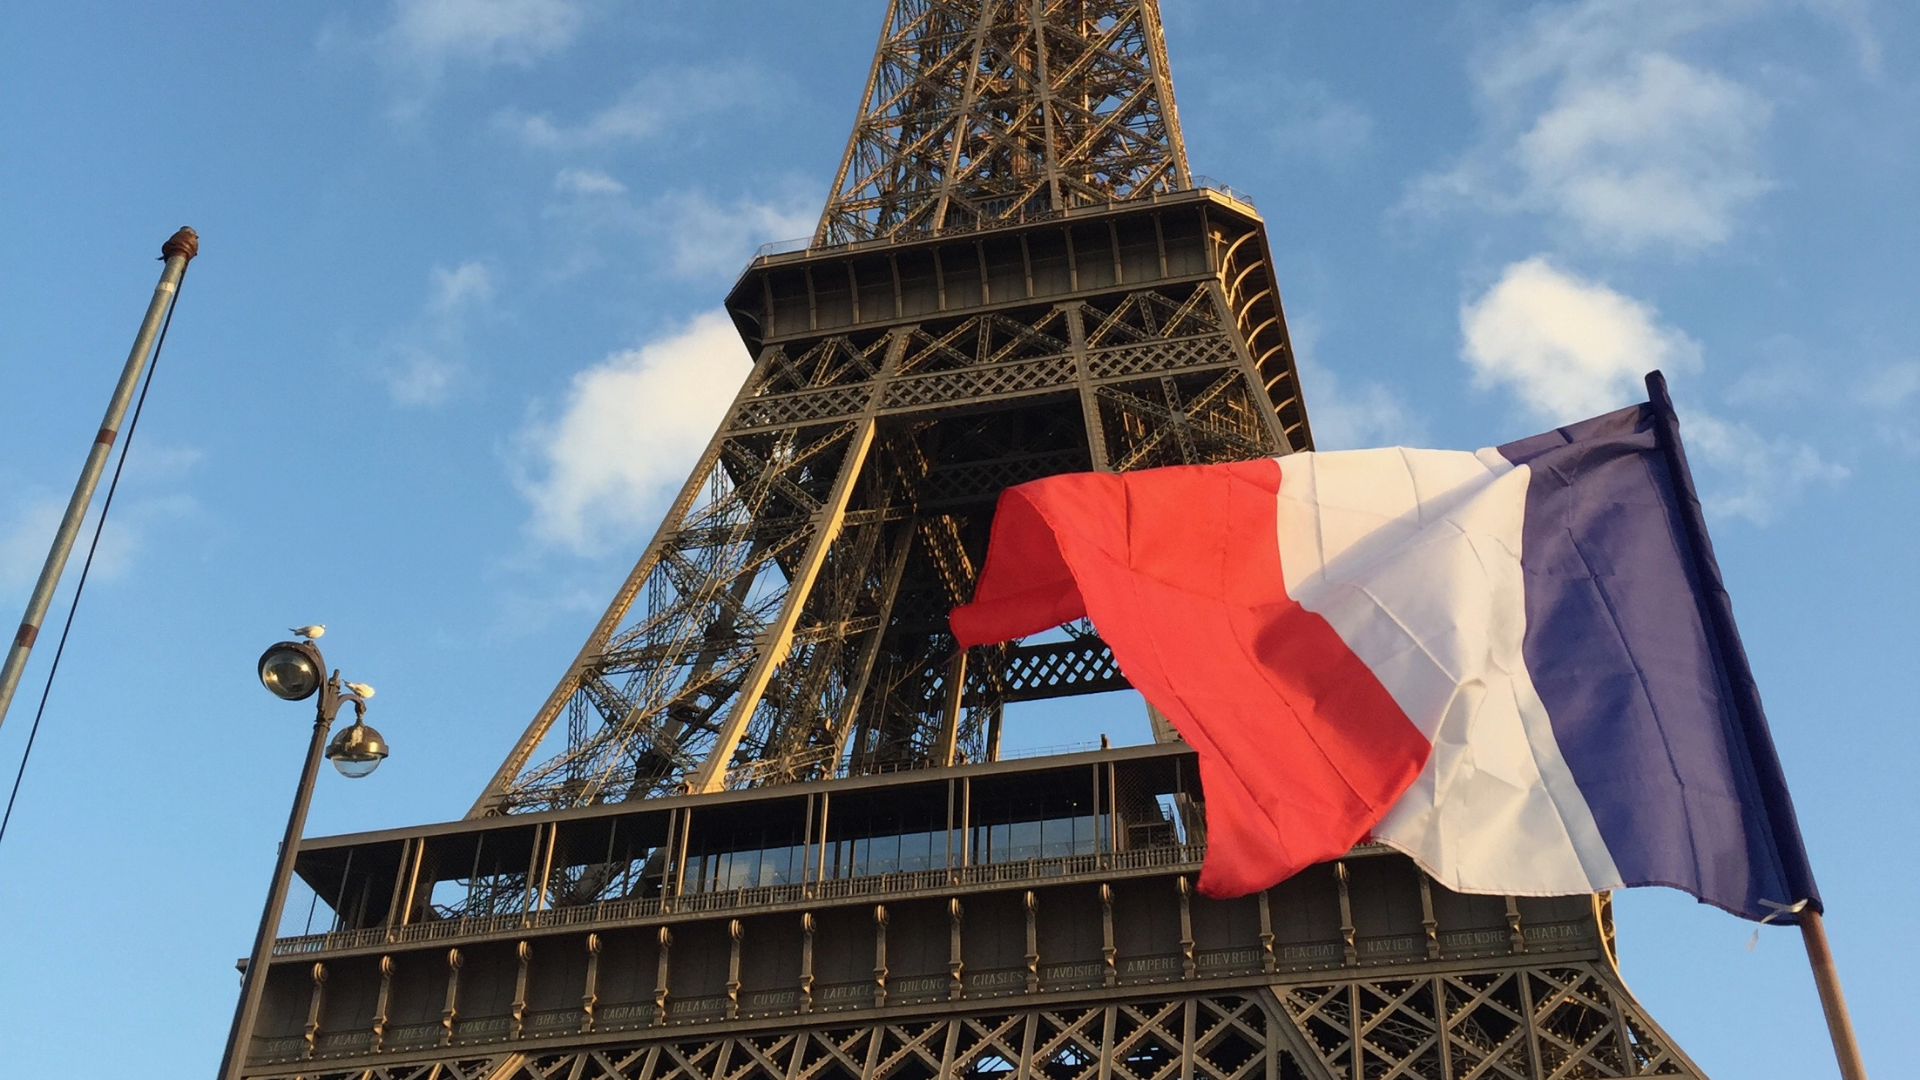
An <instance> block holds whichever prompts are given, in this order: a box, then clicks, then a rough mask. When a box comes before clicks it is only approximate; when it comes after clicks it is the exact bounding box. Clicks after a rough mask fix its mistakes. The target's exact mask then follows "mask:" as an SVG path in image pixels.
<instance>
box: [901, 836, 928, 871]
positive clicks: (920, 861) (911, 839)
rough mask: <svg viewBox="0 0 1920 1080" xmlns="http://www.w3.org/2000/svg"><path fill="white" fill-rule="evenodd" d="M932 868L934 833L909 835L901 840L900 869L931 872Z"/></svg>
mask: <svg viewBox="0 0 1920 1080" xmlns="http://www.w3.org/2000/svg"><path fill="white" fill-rule="evenodd" d="M932 868H933V834H932V833H909V834H908V835H906V836H903V837H901V838H900V869H902V870H930V869H932Z"/></svg>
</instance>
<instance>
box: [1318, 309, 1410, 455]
mask: <svg viewBox="0 0 1920 1080" xmlns="http://www.w3.org/2000/svg"><path fill="white" fill-rule="evenodd" d="M1287 330H1288V334H1289V336H1290V337H1291V338H1292V340H1293V355H1294V361H1295V363H1296V364H1298V366H1299V369H1300V382H1301V388H1302V390H1303V391H1304V392H1305V393H1306V397H1307V416H1308V418H1309V420H1310V421H1311V422H1312V425H1313V445H1314V448H1315V449H1318V450H1355V449H1360V448H1362V447H1369V446H1391V445H1399V446H1421V445H1424V444H1425V443H1426V442H1427V429H1426V424H1425V423H1423V422H1422V421H1421V420H1420V418H1419V417H1418V416H1416V415H1414V413H1413V411H1412V410H1410V409H1408V408H1407V407H1406V405H1405V403H1403V402H1402V401H1401V400H1400V398H1399V396H1398V395H1396V394H1395V393H1394V392H1393V391H1392V390H1391V389H1389V388H1388V387H1387V386H1386V385H1385V384H1383V383H1378V382H1372V381H1368V380H1361V381H1358V382H1355V383H1351V384H1349V383H1348V381H1347V380H1346V378H1345V377H1343V376H1341V375H1339V374H1336V373H1335V372H1334V370H1333V369H1332V368H1330V367H1328V366H1326V365H1325V364H1322V363H1321V362H1320V336H1321V335H1320V328H1319V325H1318V324H1317V323H1316V322H1315V321H1314V320H1313V319H1311V318H1309V317H1307V316H1305V315H1302V314H1299V313H1294V314H1292V315H1289V316H1288V319H1287Z"/></svg>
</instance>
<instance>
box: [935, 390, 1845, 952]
mask: <svg viewBox="0 0 1920 1080" xmlns="http://www.w3.org/2000/svg"><path fill="white" fill-rule="evenodd" d="M1647 387H1648V392H1649V397H1650V399H1651V400H1650V401H1649V402H1648V403H1646V404H1644V405H1637V406H1634V407H1631V408H1627V409H1622V410H1620V411H1618V412H1614V413H1609V414H1607V415H1605V416H1600V417H1596V418H1594V419H1592V420H1587V421H1584V422H1581V423H1578V424H1574V425H1571V426H1568V427H1564V428H1560V429H1558V430H1555V431H1551V432H1548V433H1546V434H1544V435H1538V436H1535V437H1533V438H1529V439H1523V440H1520V441H1519V442H1514V443H1508V444H1506V445H1504V446H1500V447H1496V448H1491V449H1485V450H1481V451H1478V452H1477V453H1467V452H1465V451H1455V450H1409V449H1402V448H1393V449H1381V450H1356V451H1337V452H1330V453H1317V452H1309V453H1299V454H1293V455H1291V456H1288V457H1283V458H1279V459H1265V460H1258V461H1244V462H1236V463H1232V464H1226V465H1203V466H1178V467H1174V468H1165V469H1150V470H1142V471H1139V472H1132V473H1125V474H1111V473H1077V474H1070V475H1063V476H1054V477H1049V478H1047V479H1043V480H1037V481H1034V482H1032V483H1027V484H1022V485H1020V486H1018V487H1014V488H1010V489H1008V490H1007V491H1006V492H1005V493H1003V494H1002V496H1001V498H1000V504H999V508H998V511H997V512H996V515H995V517H994V522H993V532H992V539H991V542H990V544H989V548H988V552H987V559H986V563H985V566H984V568H983V569H982V571H981V574H980V578H979V581H978V584H977V587H976V590H975V593H974V599H973V602H972V603H970V604H968V605H966V606H964V607H960V608H956V609H955V610H954V612H953V614H952V619H951V622H952V626H953V631H954V634H955V636H956V637H957V638H958V640H959V644H960V645H961V646H962V647H968V646H974V645H982V644H988V643H993V642H1000V641H1007V640H1011V639H1013V638H1017V637H1022V636H1025V635H1027V634H1032V633H1036V632H1039V631H1042V630H1045V629H1048V628H1050V627H1053V626H1057V625H1059V624H1061V623H1064V622H1068V621H1070V620H1073V619H1077V618H1081V617H1083V616H1084V617H1090V618H1091V619H1092V620H1093V623H1094V626H1095V627H1096V628H1097V629H1098V631H1099V633H1100V635H1101V637H1102V638H1103V639H1105V641H1106V642H1107V644H1108V645H1109V646H1110V647H1111V648H1112V650H1113V654H1114V658H1115V659H1116V660H1117V661H1118V662H1119V664H1120V667H1121V670H1122V671H1123V672H1125V674H1126V676H1127V678H1128V679H1129V680H1130V681H1131V682H1132V683H1133V685H1134V687H1135V688H1137V689H1138V690H1139V691H1140V693H1141V694H1142V695H1143V696H1145V697H1146V699H1147V701H1148V702H1149V703H1151V704H1152V705H1153V706H1154V707H1155V708H1157V709H1158V710H1159V711H1160V712H1162V713H1164V714H1165V715H1166V716H1167V718H1168V719H1169V720H1171V721H1172V723H1173V725H1174V726H1175V727H1176V728H1177V729H1178V730H1179V732H1180V733H1181V735H1182V736H1183V737H1184V738H1185V739H1186V740H1187V742H1189V743H1190V744H1192V746H1193V747H1194V749H1195V750H1196V751H1197V752H1198V754H1199V758H1200V771H1201V780H1202V784H1203V786H1204V788H1205V797H1206V813H1207V832H1208V849H1207V857H1206V863H1205V865H1204V867H1203V869H1202V872H1201V876H1200V882H1199V885H1200V889H1201V891H1202V892H1205V893H1207V894H1209V895H1213V896H1237V895H1242V894H1245V893H1248V892H1252V891H1255V890H1258V889H1263V888H1266V887H1268V886H1270V885H1272V884H1274V883H1275V882H1277V881H1280V880H1282V879H1284V878H1286V877H1288V876H1290V875H1292V874H1294V873H1296V872H1298V871H1299V870H1301V869H1303V868H1305V867H1307V866H1309V865H1312V864H1314V863H1317V862H1321V861H1325V860H1327V859H1332V858H1337V857H1339V856H1340V855H1342V854H1344V853H1345V852H1346V851H1347V850H1348V849H1349V848H1351V847H1352V846H1353V845H1354V844H1355V843H1357V842H1359V841H1361V840H1362V839H1365V838H1367V837H1371V838H1373V839H1375V840H1377V841H1380V842H1382V843H1384V844H1387V845H1389V846H1391V847H1394V848H1397V849H1399V850H1400V851H1403V852H1405V853H1406V854H1408V855H1409V856H1411V857H1412V858H1413V859H1414V860H1415V861H1416V862H1418V863H1419V864H1420V865H1421V866H1422V867H1423V868H1424V869H1425V870H1426V871H1427V872H1428V873H1430V874H1431V875H1433V877H1434V878H1435V879H1436V880H1438V881H1440V882H1441V883H1443V884H1445V885H1446V886H1448V887H1449V888H1452V889H1454V890H1455V891H1458V892H1472V893H1497V894H1511V895H1520V896H1554V895H1569V894H1577V893H1589V892H1597V891H1600V890H1605V889H1613V888H1619V887H1621V886H1627V885H1655V884H1658V885H1669V886H1673V887H1675V888H1679V889H1684V890H1686V891H1688V892H1690V893H1692V894H1693V895H1695V896H1696V897H1698V898H1700V899H1701V900H1703V901H1705V902H1708V903H1711V904H1715V905H1718V906H1720V907H1722V908H1725V909H1727V910H1728V911H1731V912H1733V913H1735V914H1738V915H1742V916H1746V917H1748V918H1752V919H1768V920H1772V921H1782V922H1793V921H1795V920H1794V917H1793V914H1792V911H1791V910H1788V909H1790V908H1791V907H1792V905H1794V904H1796V903H1798V902H1800V901H1806V902H1807V904H1808V906H1810V907H1812V909H1813V910H1816V911H1818V910H1820V900H1819V895H1818V892H1817V890H1816V889H1815V886H1814V881H1813V874H1812V871H1811V869H1810V868H1809V866H1808V863H1807V856H1806V851H1805V849H1804V847H1803V845H1802V842H1801V839H1800V832H1799V826H1798V824H1797V823H1796V821H1795V818H1794V812H1793V806H1792V803H1791V801H1790V799H1789V798H1788V795H1787V789H1786V783H1785V780H1784V778H1783V776H1782V774H1781V770H1780V764H1779V761H1778V759H1777V757H1776V756H1775V753H1774V748H1773V741H1772V738H1771V736H1770V735H1769V734H1768V731H1767V724H1766V718H1765V715H1764V714H1763V713H1762V711H1761V708H1760V698H1759V694H1758V691H1757V690H1756V689H1755V686H1754V681H1753V677H1752V674H1751V672H1750V671H1749V670H1748V666H1747V660H1746V654H1745V651H1744V649H1743V648H1742V646H1741V644H1740V639H1739V635H1738V633H1737V631H1736V630H1735V628H1734V624H1733V616H1732V609H1731V607H1730V606H1729V604H1728V600H1727V594H1726V591H1725V590H1724V588H1723V587H1722V585H1721V580H1720V572H1719V567H1718V565H1717V564H1716V563H1715V561H1714V556H1713V550H1712V548H1711V546H1710V545H1709V543H1708V540H1707V533H1706V528H1705V524H1704V521H1703V519H1702V516H1701V512H1700V505H1699V501H1698V499H1697V498H1696V496H1695V494H1694V489H1693V481H1692V478H1691V476H1690V474H1689V472H1688V470H1687V465H1686V458H1685V454H1684V451H1683V449H1682V447H1681V444H1680V435H1679V426H1678V422H1677V420H1676V418H1675V415H1674V411H1673V406H1672V403H1671V401H1670V400H1669V398H1668V396H1667V391H1666V385H1665V382H1664V381H1663V380H1662V379H1661V378H1660V375H1659V373H1658V372H1655V373H1653V374H1651V375H1649V376H1648V377H1647ZM1794 910H1797V909H1794Z"/></svg>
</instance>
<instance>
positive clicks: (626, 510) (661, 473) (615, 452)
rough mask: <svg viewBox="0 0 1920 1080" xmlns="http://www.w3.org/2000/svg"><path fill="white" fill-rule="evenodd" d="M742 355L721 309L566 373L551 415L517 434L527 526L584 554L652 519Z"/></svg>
mask: <svg viewBox="0 0 1920 1080" xmlns="http://www.w3.org/2000/svg"><path fill="white" fill-rule="evenodd" d="M747 361H748V356H747V352H746V349H745V348H744V347H743V346H742V345H741V343H740V335H739V332H738V331H737V330H735V329H734V326H733V323H732V321H731V320H730V319H728V318H727V316H726V314H725V313H724V312H718V311H714V312H708V313H706V314H703V315H701V316H699V317H697V318H695V319H694V320H693V321H692V322H690V323H688V324H687V325H686V326H685V327H684V328H682V329H680V330H677V331H675V332H673V333H670V334H668V335H666V336H664V337H661V338H659V339H657V340H655V341H652V342H649V343H647V344H645V345H642V346H640V347H639V348H635V349H628V350H624V351H622V352H617V353H614V354H612V355H610V356H608V357H607V358H606V359H604V360H602V361H601V362H600V363H598V364H595V365H594V366H592V367H590V368H588V369H586V370H585V371H582V372H580V373H579V374H577V375H575V376H574V377H573V382H572V385H571V386H569V387H568V390H567V396H566V400H565V402H564V403H563V404H562V405H561V407H560V409H559V412H558V414H557V415H554V416H552V417H540V416H537V415H536V417H535V418H534V419H533V420H532V421H531V422H530V423H529V424H528V426H527V428H526V429H525V430H524V431H523V432H522V433H521V437H520V451H521V460H520V462H519V468H520V471H521V476H520V477H519V483H520V489H521V491H522V492H523V493H524V494H525V496H526V498H527V500H528V502H529V503H531V504H532V517H531V518H530V520H529V522H528V530H529V532H531V533H532V535H533V536H534V537H535V538H536V539H537V540H540V541H542V542H544V543H548V544H555V545H559V546H562V547H566V548H570V549H572V550H574V551H577V552H582V553H591V552H594V551H596V550H598V549H599V548H600V547H601V545H603V544H604V543H606V542H607V541H609V540H613V539H616V538H625V537H628V536H632V535H634V534H636V533H638V532H639V531H640V530H643V529H646V528H649V527H651V526H653V525H654V524H656V523H657V522H656V519H657V517H658V514H659V512H660V499H661V497H662V496H663V495H664V494H665V493H666V492H667V491H669V490H671V489H672V488H674V487H677V486H678V485H679V484H680V482H682V481H683V480H685V479H686V476H687V470H688V469H689V468H691V467H692V465H693V463H694V461H695V459H696V458H698V456H699V454H700V451H701V449H702V448H703V447H705V446H706V444H707V441H708V440H709V439H710V438H711V437H712V435H713V432H714V430H715V429H716V428H717V427H718V426H719V423H720V420H721V417H722V416H723V414H724V413H725V412H726V409H727V406H728V405H729V404H730V403H731V402H732V400H733V395H734V393H735V391H736V390H737V389H738V387H739V385H740V381H741V380H742V379H744V378H745V377H746V374H747V371H748V367H747Z"/></svg>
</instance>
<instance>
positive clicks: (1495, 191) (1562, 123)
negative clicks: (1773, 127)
mask: <svg viewBox="0 0 1920 1080" xmlns="http://www.w3.org/2000/svg"><path fill="white" fill-rule="evenodd" d="M1764 7H1765V5H1764V4H1762V3H1760V2H1759V0H1700V2H1697V3H1690V4H1670V3H1663V2H1660V0H1580V2H1578V3H1573V4H1553V5H1541V6H1540V7H1538V8H1536V9H1535V11H1534V14H1533V15H1532V17H1531V18H1529V19H1527V20H1525V21H1524V22H1523V23H1522V24H1521V27H1520V29H1518V30H1516V31H1513V32H1511V33H1510V34H1508V35H1507V36H1506V37H1504V38H1502V39H1501V40H1500V41H1499V42H1498V43H1496V44H1494V45H1493V46H1491V47H1489V48H1487V49H1484V50H1482V52H1481V54H1480V55H1479V57H1478V59H1477V61H1476V63H1475V65H1474V72H1473V73H1474V77H1475V85H1476V89H1477V91H1478V95H1479V100H1480V107H1481V112H1482V116H1483V131H1482V134H1481V138H1480V140H1479V142H1478V144H1477V145H1476V146H1475V147H1474V148H1473V149H1471V150H1469V151H1468V152H1467V153H1466V154H1465V155H1463V156H1462V157H1461V158H1460V159H1459V160H1458V161H1457V162H1455V163H1454V164H1453V165H1452V166H1451V167H1450V168H1447V169H1444V170H1442V171H1439V172H1436V173H1432V174H1429V175H1426V176H1423V177H1420V178H1419V179H1417V180H1416V181H1415V182H1414V183H1413V184H1412V185H1411V187H1410V188H1409V191H1408V194H1407V197H1406V199H1405V202H1404V204H1403V207H1404V208H1405V209H1407V210H1410V211H1413V212H1416V213H1422V214H1435V213H1443V212H1447V211H1450V210H1455V209H1459V208H1461V207H1470V208H1474V209H1478V210H1481V211H1488V212H1494V213H1515V212H1531V213H1538V214H1543V215H1546V216H1547V217H1549V218H1550V219H1551V220H1553V221H1556V222H1558V223H1560V224H1561V225H1563V226H1566V227H1568V228H1570V230H1571V231H1572V232H1573V233H1574V234H1575V235H1577V236H1579V237H1580V238H1581V239H1582V240H1583V241H1584V242H1585V243H1587V244H1590V245H1592V246H1594V247H1596V248H1601V249H1606V250H1612V251H1624V252H1631V251H1638V250H1641V249H1645V248H1650V247H1664V248H1668V249H1671V250H1694V249H1699V248H1704V247H1709V246H1712V245H1715V244H1718V243H1721V242H1723V241H1725V240H1726V239H1727V238H1728V236H1729V235H1730V234H1731V233H1732V231H1733V230H1734V228H1735V226H1736V224H1737V221H1738V219H1739V216H1740V214H1741V212H1742V211H1743V210H1745V208H1746V207H1747V206H1748V205H1749V204H1751V203H1752V202H1753V201H1754V200H1755V199H1757V198H1758V197H1760V196H1761V195H1762V194H1764V193H1765V192H1766V191H1767V190H1769V189H1770V188H1771V187H1772V186H1773V182H1772V180H1771V179H1770V178H1769V177H1768V176H1767V174H1766V169H1765V165H1764V162H1763V160H1762V154H1761V140H1762V137H1763V135H1764V134H1765V131H1766V128H1767V125H1768V122H1769V120H1770V118H1771V111H1772V110H1771V106H1770V104H1769V102H1768V101H1767V100H1766V98H1765V97H1764V96H1762V95H1761V94H1760V93H1759V92H1758V91H1756V90H1754V89H1753V88H1752V87H1749V86H1747V85H1745V84H1743V83H1741V82H1739V81H1737V80H1735V79H1733V78H1730V77H1728V76H1727V75H1725V74H1723V73H1721V72H1718V71H1715V70H1712V69H1711V68H1708V67H1705V66H1702V65H1700V64H1697V63H1694V62H1691V61H1689V60H1687V59H1683V58H1682V56H1681V55H1680V53H1679V49H1680V48H1681V46H1682V45H1684V44H1685V42H1686V41H1687V40H1688V39H1690V38H1692V37H1694V36H1696V35H1698V34H1700V33H1701V32H1702V31H1705V30H1708V29H1712V28H1716V27H1722V26H1725V25H1727V24H1729V23H1733V22H1736V21H1739V20H1741V19H1743V18H1745V17H1747V16H1749V15H1751V14H1753V13H1755V12H1757V11H1759V10H1762V9H1763V8H1764Z"/></svg>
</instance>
